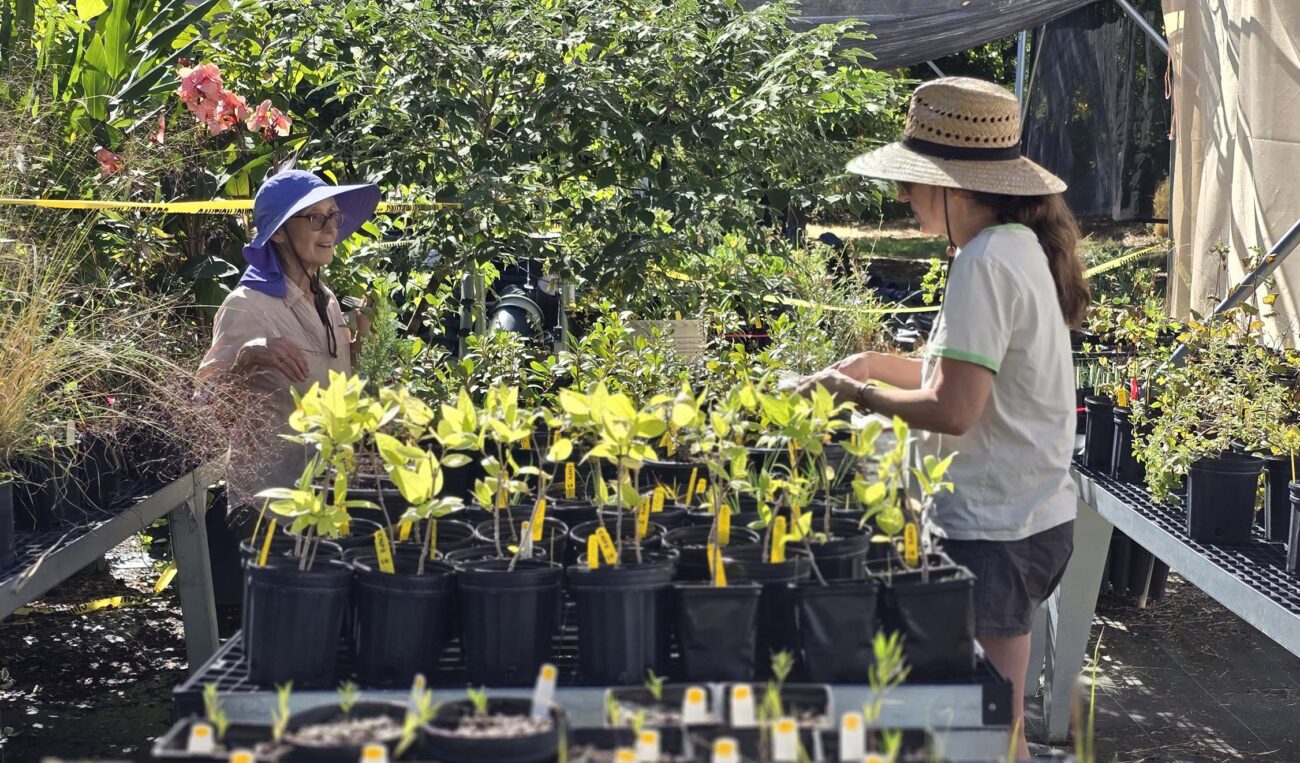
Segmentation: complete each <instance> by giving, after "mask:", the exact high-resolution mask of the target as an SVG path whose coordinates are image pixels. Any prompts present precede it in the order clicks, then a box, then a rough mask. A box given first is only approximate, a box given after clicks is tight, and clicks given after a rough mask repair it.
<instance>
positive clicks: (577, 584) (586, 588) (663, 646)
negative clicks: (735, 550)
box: [567, 549, 676, 686]
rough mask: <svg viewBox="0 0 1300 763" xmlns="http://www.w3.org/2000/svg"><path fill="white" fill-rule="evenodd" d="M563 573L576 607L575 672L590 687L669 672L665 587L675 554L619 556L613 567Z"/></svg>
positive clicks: (669, 603) (669, 600)
mask: <svg viewBox="0 0 1300 763" xmlns="http://www.w3.org/2000/svg"><path fill="white" fill-rule="evenodd" d="M585 556H586V555H585V554H584V555H583V556H582V557H580V558H579V560H578V564H576V565H574V566H572V567H570V568H569V569H568V574H567V580H568V586H569V594H570V595H571V596H572V597H573V599H574V601H575V602H576V603H577V605H578V669H579V671H580V673H581V675H582V680H583V681H584V682H585V683H590V684H603V685H615V686H627V685H633V684H638V683H641V682H642V681H644V680H645V679H646V677H647V676H648V675H649V672H650V671H654V672H655V673H656V674H657V675H666V674H667V673H668V671H669V638H670V633H671V626H670V624H669V618H668V613H669V612H671V611H672V610H671V606H672V598H671V590H672V589H671V586H672V579H673V565H674V562H675V560H676V552H654V551H642V553H641V561H640V562H638V561H637V557H636V552H635V551H633V550H630V549H625V550H624V551H623V555H622V558H621V559H620V564H619V566H617V567H613V566H602V567H598V568H596V569H591V568H589V567H587V566H586V564H585Z"/></svg>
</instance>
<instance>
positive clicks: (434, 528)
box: [429, 519, 438, 559]
mask: <svg viewBox="0 0 1300 763" xmlns="http://www.w3.org/2000/svg"><path fill="white" fill-rule="evenodd" d="M437 550H438V520H436V519H430V520H429V558H430V559H432V558H433V555H434V553H436V552H437Z"/></svg>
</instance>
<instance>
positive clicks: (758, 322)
mask: <svg viewBox="0 0 1300 763" xmlns="http://www.w3.org/2000/svg"><path fill="white" fill-rule="evenodd" d="M754 328H756V329H761V328H763V319H762V318H760V317H758V316H757V315H755V316H754Z"/></svg>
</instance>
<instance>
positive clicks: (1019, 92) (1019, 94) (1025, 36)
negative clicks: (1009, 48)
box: [1016, 32, 1029, 111]
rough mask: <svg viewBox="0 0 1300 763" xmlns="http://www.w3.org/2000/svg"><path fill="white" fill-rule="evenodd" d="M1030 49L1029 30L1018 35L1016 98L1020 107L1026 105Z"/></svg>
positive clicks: (1022, 107)
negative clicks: (1026, 77) (1026, 59)
mask: <svg viewBox="0 0 1300 763" xmlns="http://www.w3.org/2000/svg"><path fill="white" fill-rule="evenodd" d="M1028 49H1029V32H1021V33H1020V34H1018V35H1016V100H1017V101H1020V108H1021V110H1022V111H1023V109H1024V107H1025V58H1026V51H1027V50H1028Z"/></svg>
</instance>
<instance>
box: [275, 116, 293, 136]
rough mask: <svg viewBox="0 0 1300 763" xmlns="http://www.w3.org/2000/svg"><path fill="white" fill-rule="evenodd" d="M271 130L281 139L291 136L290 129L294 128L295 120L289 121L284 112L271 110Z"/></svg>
mask: <svg viewBox="0 0 1300 763" xmlns="http://www.w3.org/2000/svg"><path fill="white" fill-rule="evenodd" d="M270 117H271V129H272V130H273V131H274V132H275V134H276V135H279V136H280V137H281V138H283V137H284V136H286V135H288V134H289V128H290V127H293V120H292V119H289V117H288V116H286V115H285V114H284V112H282V111H280V110H279V109H271V114H270Z"/></svg>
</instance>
